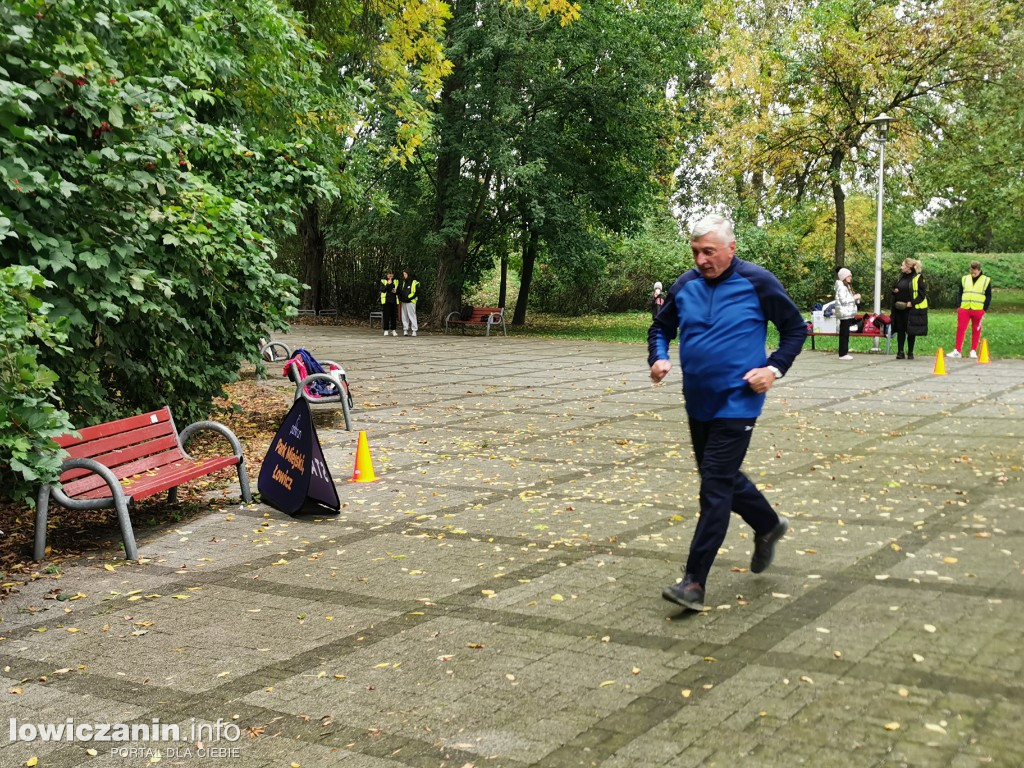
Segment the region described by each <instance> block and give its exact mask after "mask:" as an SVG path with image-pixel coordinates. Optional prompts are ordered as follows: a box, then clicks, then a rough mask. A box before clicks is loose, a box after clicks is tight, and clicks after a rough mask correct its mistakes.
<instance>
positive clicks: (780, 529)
mask: <svg viewBox="0 0 1024 768" xmlns="http://www.w3.org/2000/svg"><path fill="white" fill-rule="evenodd" d="M788 530H789V520H787V519H786V518H784V517H783V516H782V515H779V522H778V523H776V525H775V527H774V528H772V529H771V530H770V531H769V532H768V533H766V534H765V535H764V536H755V537H754V556H753V557H752V558H750V571H751V573H760V572H761V571H763V570H764V569H765V568H767V567H768V566H769V565H771V564H772V559H773V558H774V557H775V542H777V541H778V540H779V539H781V538H782V537H783V536H785V535H786V531H788Z"/></svg>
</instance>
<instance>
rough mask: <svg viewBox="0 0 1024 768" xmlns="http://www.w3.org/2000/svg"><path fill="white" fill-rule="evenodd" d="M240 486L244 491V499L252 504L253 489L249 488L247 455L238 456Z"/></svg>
mask: <svg viewBox="0 0 1024 768" xmlns="http://www.w3.org/2000/svg"><path fill="white" fill-rule="evenodd" d="M238 487H239V488H240V489H241V491H242V501H244V502H245V503H246V504H252V491H251V490H250V489H249V473H248V472H246V471H245V456H239V457H238Z"/></svg>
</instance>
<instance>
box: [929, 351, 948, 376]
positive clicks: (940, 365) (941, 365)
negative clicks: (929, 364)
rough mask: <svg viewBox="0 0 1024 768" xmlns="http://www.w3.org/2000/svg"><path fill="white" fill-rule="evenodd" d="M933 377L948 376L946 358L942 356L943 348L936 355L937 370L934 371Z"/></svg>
mask: <svg viewBox="0 0 1024 768" xmlns="http://www.w3.org/2000/svg"><path fill="white" fill-rule="evenodd" d="M932 375H933V376H945V375H946V356H945V355H944V354H942V347H939V351H938V352H937V353H936V354H935V369H934V370H933V371H932Z"/></svg>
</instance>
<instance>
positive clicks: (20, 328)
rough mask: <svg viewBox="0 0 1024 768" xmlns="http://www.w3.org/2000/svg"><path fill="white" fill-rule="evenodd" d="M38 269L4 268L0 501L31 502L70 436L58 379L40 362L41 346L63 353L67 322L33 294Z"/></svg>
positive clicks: (53, 472) (0, 274)
mask: <svg viewBox="0 0 1024 768" xmlns="http://www.w3.org/2000/svg"><path fill="white" fill-rule="evenodd" d="M42 288H43V277H42V275H40V274H39V271H38V270H35V269H31V268H28V267H7V268H5V269H0V499H2V500H5V501H10V500H21V499H28V498H29V497H30V496H31V494H32V492H33V489H34V488H35V487H36V486H38V485H39V484H41V483H48V482H52V481H54V480H56V479H57V477H58V475H59V474H60V464H61V461H62V451H60V450H59V449H58V448H57V445H56V443H54V442H53V439H52V438H54V437H57V436H58V435H62V434H65V433H67V432H70V431H72V429H71V424H70V423H69V421H68V415H67V414H66V413H65V412H64V411H63V410H61V409H60V408H59V407H58V406H57V403H56V397H55V396H54V392H53V385H54V383H55V382H56V381H57V376H56V374H55V373H54V372H53V371H51V370H50V369H49V368H47V367H46V366H45V365H41V364H40V363H39V350H38V347H39V346H40V345H42V346H46V347H48V348H59V346H60V344H61V343H62V342H63V340H64V338H65V334H64V332H63V330H62V326H63V323H61V322H57V323H53V322H51V320H50V312H51V310H52V307H51V306H50V305H49V304H45V303H43V302H42V301H40V300H39V299H38V298H37V297H36V296H35V294H36V293H38V292H39V290H40V289H42Z"/></svg>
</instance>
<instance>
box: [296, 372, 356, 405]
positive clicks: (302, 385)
mask: <svg viewBox="0 0 1024 768" xmlns="http://www.w3.org/2000/svg"><path fill="white" fill-rule="evenodd" d="M334 373H335V374H337V373H339V372H338V371H335V372H334ZM314 381H326V382H327V383H328V384H333V385H334V387H335V389H337V390H338V393H337V394H336V395H323V396H322V397H318V398H315V400H316V402H318V403H333V402H335V400H338V401H340V400H341V393H342V391H343V390H344V387H343V386H342V384H341V376H337V377H336V376H335V375H332V374H330V373H311V374H309V376H307V377H306V378H304V379H303V380H302V381H300V382H299V383H298V384H296V385H295V397H293V398H292V400H298V399H299V398H300V397H302V393H303V392H304V391H305V389H306V387H308V386H309V385H310V384H312V383H313V382H314Z"/></svg>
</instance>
